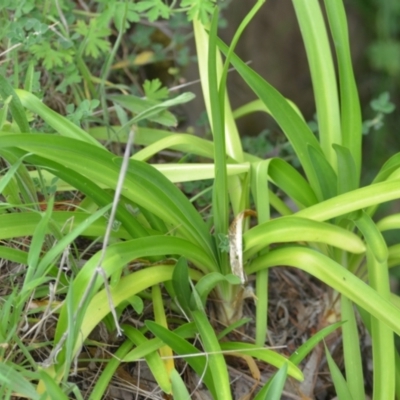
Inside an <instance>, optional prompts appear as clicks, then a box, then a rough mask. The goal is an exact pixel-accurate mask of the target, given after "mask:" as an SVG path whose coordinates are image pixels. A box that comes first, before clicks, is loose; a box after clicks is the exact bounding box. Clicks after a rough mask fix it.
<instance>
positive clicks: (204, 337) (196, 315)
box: [192, 311, 232, 400]
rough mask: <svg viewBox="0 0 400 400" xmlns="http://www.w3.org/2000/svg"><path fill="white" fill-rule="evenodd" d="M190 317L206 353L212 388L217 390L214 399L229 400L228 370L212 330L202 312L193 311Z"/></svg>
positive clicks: (230, 396)
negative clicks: (212, 381)
mask: <svg viewBox="0 0 400 400" xmlns="http://www.w3.org/2000/svg"><path fill="white" fill-rule="evenodd" d="M192 315H193V319H194V322H195V323H196V326H197V329H198V331H199V334H200V339H201V342H202V344H203V348H204V351H205V352H206V353H207V363H208V366H209V370H210V373H211V376H212V377H213V380H214V387H215V388H218V390H217V393H216V397H215V398H216V399H218V400H230V399H232V395H231V388H230V382H229V374H228V368H227V366H226V362H225V358H224V356H223V355H222V353H221V346H220V344H219V342H218V339H217V336H216V335H215V332H214V329H213V327H212V326H211V324H210V322H209V321H208V319H207V317H206V315H205V314H204V313H203V312H201V311H193V313H192Z"/></svg>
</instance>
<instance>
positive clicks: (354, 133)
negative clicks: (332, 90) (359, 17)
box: [325, 0, 362, 189]
mask: <svg viewBox="0 0 400 400" xmlns="http://www.w3.org/2000/svg"><path fill="white" fill-rule="evenodd" d="M325 9H326V14H327V16H328V21H329V26H330V29H331V34H332V38H333V45H334V47H335V51H336V58H337V63H338V71H339V89H340V111H341V124H342V127H341V128H342V145H343V146H344V147H345V148H347V149H348V150H349V152H350V154H351V158H352V159H353V160H354V161H353V162H354V167H355V173H354V177H353V178H352V179H354V180H355V184H356V186H355V187H354V188H353V189H355V188H356V187H357V186H358V182H359V179H360V172H361V150H362V148H361V141H362V116H361V110H360V100H359V98H358V93H357V85H356V81H355V77H354V72H353V67H352V60H351V53H350V43H349V33H348V28H347V22H346V12H345V8H344V4H343V1H332V0H325Z"/></svg>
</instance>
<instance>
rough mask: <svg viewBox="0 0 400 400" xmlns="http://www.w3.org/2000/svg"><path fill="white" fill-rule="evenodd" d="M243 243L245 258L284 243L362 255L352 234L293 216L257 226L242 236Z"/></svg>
mask: <svg viewBox="0 0 400 400" xmlns="http://www.w3.org/2000/svg"><path fill="white" fill-rule="evenodd" d="M243 240H244V244H245V246H244V247H245V257H246V258H248V257H250V256H251V255H252V254H254V253H257V252H258V251H260V250H261V249H263V248H266V247H267V246H268V245H270V244H271V243H286V242H317V243H327V244H329V245H331V246H335V247H338V248H340V249H344V250H347V251H350V252H352V253H362V252H364V251H365V245H364V243H363V242H362V240H361V239H360V238H359V237H358V236H357V235H355V234H354V233H352V232H349V231H348V230H346V229H343V228H340V227H338V226H335V225H332V224H328V223H321V222H317V221H313V220H310V219H305V218H299V217H296V216H288V217H281V218H277V219H274V220H270V221H267V222H264V223H263V224H260V225H257V226H256V227H254V228H252V229H250V230H248V231H247V232H246V233H245V234H244V235H243Z"/></svg>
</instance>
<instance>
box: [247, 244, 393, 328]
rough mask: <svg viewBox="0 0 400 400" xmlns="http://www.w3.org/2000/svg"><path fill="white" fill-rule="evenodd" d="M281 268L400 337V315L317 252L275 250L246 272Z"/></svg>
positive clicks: (291, 249)
mask: <svg viewBox="0 0 400 400" xmlns="http://www.w3.org/2000/svg"><path fill="white" fill-rule="evenodd" d="M279 265H287V266H292V267H296V268H300V269H302V270H303V271H306V272H308V273H309V274H311V275H313V276H315V277H316V278H318V279H320V280H322V281H323V282H325V283H326V284H327V285H329V286H330V287H332V288H333V289H335V290H336V291H338V292H340V293H342V294H344V295H345V296H346V297H348V298H349V299H350V300H351V301H353V302H354V303H356V304H357V305H359V306H360V307H362V308H364V309H365V310H366V311H367V312H368V313H370V314H371V315H372V316H374V317H375V318H377V319H378V320H380V321H382V322H383V323H385V324H386V325H387V326H388V327H390V328H391V329H392V330H393V331H394V332H396V333H397V334H400V314H399V310H398V308H397V307H396V306H394V305H393V304H392V303H391V302H390V301H389V300H387V299H385V298H383V297H382V296H381V295H380V294H378V293H377V292H376V290H374V289H372V288H371V287H370V286H368V285H367V284H366V283H364V282H363V281H362V280H361V279H359V278H357V277H356V276H355V275H353V274H352V273H351V272H349V271H348V270H347V269H346V268H344V267H342V266H341V265H339V264H338V263H336V262H335V261H333V260H332V259H330V258H329V257H326V256H324V255H323V254H321V253H319V252H317V251H315V250H311V249H308V248H305V247H298V246H290V247H285V248H281V249H277V250H272V251H270V252H269V253H268V254H266V255H264V256H261V257H259V258H256V259H255V260H254V261H253V262H252V263H251V264H250V266H249V267H248V268H247V270H246V272H247V273H248V274H251V273H254V272H256V271H258V270H260V269H263V268H270V267H274V266H279Z"/></svg>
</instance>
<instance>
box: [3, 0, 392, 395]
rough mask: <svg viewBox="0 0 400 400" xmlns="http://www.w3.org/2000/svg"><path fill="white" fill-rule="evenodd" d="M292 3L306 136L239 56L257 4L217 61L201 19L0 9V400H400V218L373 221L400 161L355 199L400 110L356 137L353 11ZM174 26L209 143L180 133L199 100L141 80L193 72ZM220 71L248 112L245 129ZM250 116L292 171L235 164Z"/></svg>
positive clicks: (188, 7) (185, 6)
mask: <svg viewBox="0 0 400 400" xmlns="http://www.w3.org/2000/svg"><path fill="white" fill-rule="evenodd" d="M39 3H40V4H39ZM293 4H294V6H295V10H296V15H297V18H298V22H299V25H300V28H301V32H302V36H303V40H304V43H305V48H306V52H307V57H308V60H309V65H310V73H311V77H312V81H313V89H314V95H315V103H316V109H317V118H316V121H314V123H313V124H312V125H310V124H307V122H306V121H305V120H304V118H303V116H302V114H301V111H300V110H299V109H298V108H297V107H296V105H295V104H293V103H292V102H291V101H290V100H288V99H285V98H284V97H283V96H282V95H281V94H280V93H279V92H278V91H277V90H276V89H275V88H274V87H272V86H271V85H270V84H269V83H268V82H266V81H265V80H264V79H263V78H261V77H260V76H259V75H258V74H256V73H255V72H254V71H253V70H252V69H251V67H250V66H249V65H247V64H246V63H245V62H244V61H243V60H241V59H240V58H239V57H237V56H236V55H235V53H234V49H235V45H236V43H237V42H238V40H239V39H240V35H241V33H242V32H243V30H244V29H245V28H246V26H247V24H249V23H251V19H252V17H253V16H254V15H255V14H256V13H257V11H258V10H259V8H260V7H262V6H264V2H263V1H258V2H256V3H255V5H254V7H253V9H252V10H251V11H250V13H249V14H248V15H247V16H245V17H244V19H243V22H242V24H241V25H240V26H239V27H238V29H237V32H236V34H235V36H234V37H233V39H232V41H231V43H230V45H229V46H228V45H227V44H225V43H223V42H222V41H221V40H219V39H218V24H219V21H220V15H219V8H218V7H217V6H216V5H215V4H214V2H213V1H182V2H180V4H175V2H172V4H171V5H166V4H164V3H163V2H161V1H158V0H154V1H141V2H137V3H131V2H122V1H111V2H103V1H97V2H93V4H90V5H87V4H86V3H83V2H79V1H78V2H77V3H69V2H66V3H65V4H64V3H62V4H61V2H60V3H59V2H54V3H52V2H44V4H42V2H37V3H36V2H35V1H30V2H21V3H20V4H17V5H13V4H11V3H10V4H5V5H4V6H2V7H3V8H2V10H1V11H2V12H3V16H7V17H9V24H8V25H7V29H6V30H5V31H4V32H3V33H2V40H3V42H4V51H3V56H5V57H6V61H7V62H6V63H4V64H3V66H2V68H3V72H4V73H3V74H2V75H1V76H0V96H1V98H2V110H1V115H0V128H1V131H0V135H1V140H0V155H1V157H2V163H3V164H2V167H3V170H2V178H1V180H0V189H1V193H2V204H1V211H2V213H1V214H0V238H1V241H2V242H1V245H0V257H1V258H2V260H3V264H2V271H4V274H2V275H3V279H2V286H1V291H2V302H1V306H0V314H1V319H2V321H5V323H4V324H3V325H2V326H1V327H0V338H1V339H0V343H1V346H0V357H1V358H0V361H1V363H0V380H1V381H2V386H1V388H0V393H1V397H2V398H7V399H11V398H29V399H56V398H57V399H68V398H76V399H86V398H87V399H93V400H94V399H101V398H104V399H107V398H121V399H133V398H174V399H187V398H205V399H207V398H212V399H221V400H228V399H231V398H237V399H239V398H255V399H257V400H260V399H281V398H302V399H304V398H317V399H328V398H333V397H334V396H337V397H338V398H339V399H354V400H356V399H365V396H366V395H370V396H372V398H373V399H376V400H378V399H382V400H383V399H392V398H395V396H396V398H398V397H399V393H400V381H399V376H400V375H399V368H400V364H399V357H398V353H397V349H396V347H395V340H394V339H395V335H398V334H399V333H400V317H399V312H398V311H399V309H398V307H399V299H398V296H397V295H396V294H395V293H392V291H391V289H390V286H389V283H390V281H389V268H391V267H394V266H397V265H398V264H399V260H400V257H399V244H397V243H396V244H394V245H390V246H389V245H388V244H387V243H386V242H385V239H384V237H383V235H382V232H384V231H387V230H394V229H399V227H400V226H399V221H400V218H399V215H398V214H393V215H389V216H387V217H385V218H384V219H382V220H379V221H377V220H376V219H375V217H374V216H375V214H376V211H377V209H378V207H379V206H380V205H381V204H383V203H386V202H389V201H394V200H397V199H399V198H400V189H399V187H400V186H399V168H400V164H399V163H400V158H399V155H398V154H396V155H394V156H393V157H391V158H390V159H389V160H388V161H387V162H386V163H385V164H384V165H383V166H382V168H381V170H380V171H379V173H378V174H377V176H376V177H375V178H374V180H373V181H372V182H370V183H369V184H368V185H366V186H363V187H361V186H360V183H359V182H360V176H361V171H362V165H363V164H362V159H361V145H362V137H363V136H362V135H363V133H362V131H363V127H364V130H367V129H371V128H373V127H375V126H376V125H377V124H380V123H381V122H382V121H383V118H384V114H386V113H389V112H392V111H393V106H392V104H391V103H390V99H389V97H388V95H386V94H384V95H382V96H381V97H380V98H379V99H377V100H375V101H374V103H373V107H374V110H375V111H376V112H377V120H376V121H375V122H374V121H372V120H370V121H366V122H364V124H363V119H362V116H361V112H360V105H359V100H358V94H357V88H356V85H355V78H354V74H353V70H352V66H351V58H350V48H349V38H348V33H347V24H346V18H345V10H344V7H343V4H342V3H341V2H332V1H328V0H326V1H325V11H326V14H327V17H328V23H326V22H325V20H324V18H323V13H322V10H321V8H320V5H319V2H318V1H317V0H307V1H304V0H293ZM76 6H78V7H76ZM182 16H184V18H183V19H184V20H185V21H186V24H188V21H189V22H190V24H191V26H192V29H193V35H194V38H195V41H196V52H197V62H198V67H199V75H200V83H201V86H202V90H203V95H204V100H205V104H206V112H207V115H208V120H209V123H210V126H211V131H212V138H211V139H204V138H200V137H197V136H194V135H192V134H189V133H176V131H174V129H173V127H175V126H177V125H178V120H177V118H176V116H175V115H174V112H173V110H174V107H175V106H179V105H180V104H183V103H186V102H189V101H190V100H191V99H192V98H193V95H192V94H191V93H190V92H181V93H179V94H176V93H173V92H171V91H170V90H168V89H167V88H166V87H164V86H163V85H162V84H161V81H159V80H146V81H144V82H141V81H140V79H138V78H137V76H139V75H140V73H141V72H140V69H139V70H135V68H137V67H139V66H140V65H141V64H148V63H153V62H155V61H165V59H166V58H167V57H166V55H167V54H168V52H169V51H170V50H171V49H174V51H176V53H175V56H174V59H176V60H180V61H179V62H181V63H182V64H184V59H185V57H184V55H185V50H184V49H185V46H184V44H183V42H182V38H180V39H179V38H176V37H175V36H174V35H172V36H170V37H169V41H168V42H167V44H166V46H165V47H160V46H159V43H157V42H156V40H157V34H159V31H161V32H162V29H161V28H163V27H164V28H165V26H167V25H159V22H158V19H160V18H162V19H168V18H172V19H171V20H169V21H170V22H169V25H168V26H169V27H170V29H171V30H173V29H175V28H176V26H177V24H178V26H179V23H180V24H182ZM174 18H175V20H174ZM49 21H50V22H52V23H53V24H54V25H52V24H50V23H49ZM179 21H181V22H179ZM328 35H331V36H332V38H333V43H334V45H335V46H334V49H333V50H334V52H335V54H336V59H337V64H338V68H337V70H338V75H336V72H335V67H334V63H333V55H332V50H331V48H330V45H329V41H328ZM178 36H179V35H178ZM174 38H175V39H174ZM135 40H136V41H137V42H135ZM174 40H175V42H174ZM131 41H132V42H133V43H135V44H136V46H137V47H136V48H135V54H134V56H133V57H132V58H131V56H128V55H127V52H126V51H125V50H124V49H126V46H128V45H129V44H128V43H130V42H131ZM164 45H165V43H164ZM171 51H172V50H171ZM177 54H180V55H177ZM163 57H164V58H163ZM143 60H145V61H143ZM182 60H183V61H182ZM179 62H178V61H177V63H178V65H179ZM65 64H68V66H65ZM71 65H72V66H71ZM232 66H233V67H234V68H235V69H236V71H237V72H238V73H239V74H240V75H241V76H242V78H243V79H244V81H245V82H246V83H247V85H248V86H249V87H250V88H251V89H252V90H253V91H254V94H255V98H256V100H255V101H254V102H252V103H250V104H247V105H244V106H243V107H242V108H240V109H239V110H236V111H232V110H231V108H230V105H229V99H228V96H227V90H226V79H227V75H228V71H229V68H231V67H232ZM68 68H70V71H69V70H68ZM129 68H132V71H134V72H131V71H130V69H129ZM171 68H172V72H173V73H175V74H176V73H177V72H179V71H176V70H174V69H173V67H171ZM122 71H124V72H125V73H126V77H125V76H124V75H123V73H122ZM170 72H171V71H170ZM60 74H61V75H60ZM60 93H61V94H62V96H61V94H60ZM49 94H51V96H52V97H53V98H52V100H51V101H49V102H47V101H46V99H48V98H49ZM57 99H59V100H57ZM339 99H340V100H339ZM56 104H58V105H59V107H57V106H56ZM50 106H51V107H50ZM260 110H262V111H265V112H267V113H269V114H270V115H271V116H272V117H273V118H274V119H275V121H276V122H277V124H278V125H279V127H280V129H281V130H282V132H283V134H284V135H285V137H286V138H287V144H286V145H285V149H284V151H285V153H279V154H276V153H277V152H275V153H274V155H273V156H272V157H263V153H262V152H261V153H258V152H252V153H251V152H247V151H244V149H243V147H242V142H241V137H240V135H239V132H238V130H237V127H236V122H235V118H239V117H240V116H242V115H244V114H246V113H250V112H254V111H260ZM311 128H313V129H311ZM259 139H261V140H262V141H264V142H265V140H266V138H265V137H261V138H259ZM250 149H251V146H250ZM257 150H260V149H257ZM288 155H289V158H287V156H288ZM161 160H162V161H163V162H162V163H161V162H158V163H157V162H155V161H161ZM200 161H201V162H200ZM197 181H201V182H209V183H205V184H203V186H200V185H198V186H195V187H193V186H192V187H190V185H189V184H190V183H191V184H193V182H197ZM185 188H186V189H185ZM207 196H208V197H207ZM200 198H201V199H202V201H203V203H199V202H198V201H199V199H200ZM196 201H197V206H195V205H194V204H196V203H195V202H196Z"/></svg>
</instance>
